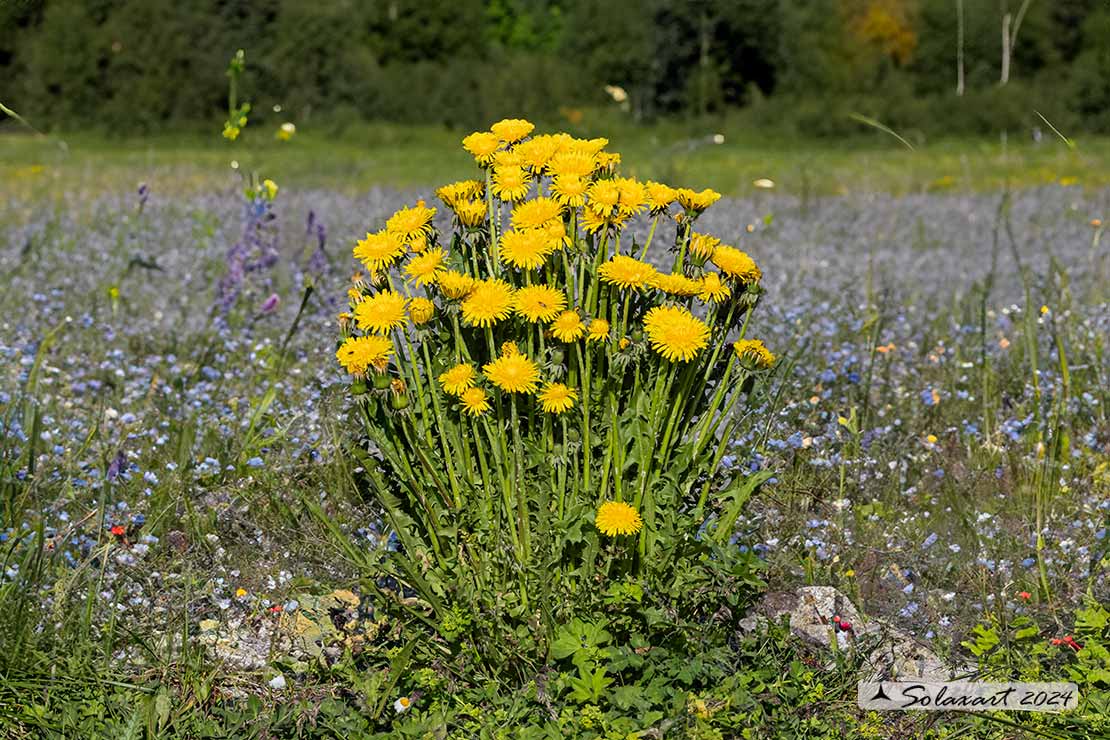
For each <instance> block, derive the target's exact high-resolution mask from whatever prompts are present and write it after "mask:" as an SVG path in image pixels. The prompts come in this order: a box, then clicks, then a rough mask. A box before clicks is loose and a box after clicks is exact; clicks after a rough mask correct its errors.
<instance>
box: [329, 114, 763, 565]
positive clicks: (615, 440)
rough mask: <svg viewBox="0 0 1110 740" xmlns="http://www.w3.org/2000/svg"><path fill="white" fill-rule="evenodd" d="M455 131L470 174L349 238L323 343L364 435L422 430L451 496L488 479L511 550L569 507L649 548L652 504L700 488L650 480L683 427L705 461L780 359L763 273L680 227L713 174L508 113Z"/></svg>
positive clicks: (408, 437)
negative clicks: (758, 319)
mask: <svg viewBox="0 0 1110 740" xmlns="http://www.w3.org/2000/svg"><path fill="white" fill-rule="evenodd" d="M462 144H463V148H464V149H465V150H466V151H467V152H468V153H469V154H471V155H472V156H473V157H474V160H475V164H476V165H477V167H478V170H479V173H480V174H479V175H478V176H476V177H475V178H473V179H468V180H463V181H460V182H454V183H450V184H448V185H444V186H442V187H440V188H438V189H437V190H436V191H435V195H436V197H437V198H438V200H439V204H437V205H429V204H428V203H427V202H425V201H418V202H416V203H415V204H414V205H411V206H409V207H405V208H402V209H401V210H399V211H397V212H396V213H394V214H393V215H392V216H390V217H389V218H388V219H386V221H385V223H384V224H383V226H382V228H380V229H379V230H377V231H372V232H370V233H367V234H366V236H365V237H363V238H362V239H359V240H358V242H357V244H356V245H355V247H354V257H355V258H356V259H357V260H358V261H359V262H360V263H361V266H362V268H363V272H360V273H358V274H357V275H356V279H355V280H354V281H353V285H352V287H351V289H350V290H349V298H350V309H349V311H346V312H344V313H343V314H341V315H340V326H341V330H342V338H341V343H340V345H339V347H338V350H337V352H336V356H337V358H338V360H339V362H340V364H341V365H342V366H343V368H344V369H345V370H346V371H347V372H349V373H350V374H351V375H353V376H354V377H355V384H354V388H355V392H356V397H358V398H360V399H362V400H363V401H365V402H366V403H367V404H368V405H370V406H372V407H373V409H376V410H377V413H378V414H380V415H379V416H378V417H374V418H376V419H377V421H375V422H374V425H376V426H374V427H373V428H372V430H371V436H372V437H373V436H375V435H378V436H380V437H381V438H382V439H383V440H387V441H388V442H389V443H392V442H393V441H396V442H397V444H398V445H399V447H400V449H412V450H415V449H417V448H421V449H425V450H427V449H428V448H429V445H430V446H431V451H430V452H428V453H427V454H428V456H429V461H428V481H429V485H432V486H442V489H443V491H444V492H445V494H447V495H449V496H450V497H452V498H455V497H457V498H458V499H459V500H463V499H466V500H484V501H490V500H498V499H497V497H496V496H495V497H493V498H492V499H491V498H490V495H489V494H492V493H495V492H498V491H499V492H500V494H501V495H502V496H503V498H502V499H501V500H502V501H504V505H503V508H502V509H501V511H500V512H497V511H496V510H483V512H482V515H483V516H492V517H494V518H495V519H499V520H500V521H501V522H502V525H503V526H501V528H500V529H499V530H498V531H507V532H508V533H509V536H510V539H511V544H512V546H513V548H514V549H515V550H516V552H517V554H518V556H519V558H520V559H521V560H522V561H525V560H527V558H528V555H529V552H530V549H531V548H532V547H534V546H535V540H534V538H533V535H532V534H531V530H532V529H533V528H536V529H543V528H544V527H545V525H546V523H547V522H548V521H550V520H551V519H552V517H554V519H556V520H558V519H562V518H563V517H564V516H567V515H568V512H569V511H572V510H579V511H580V510H581V509H582V507H585V508H586V509H587V510H590V511H593V512H595V515H594V520H593V523H594V525H595V527H596V529H597V531H598V532H599V533H600V534H602V535H603V536H607V537H613V538H616V537H621V536H628V535H636V536H638V537H639V538H640V549H641V550H645V551H650V550H651V548H652V546H653V540H652V537H653V536H654V535H652V534H651V533H653V532H656V531H657V529H658V524H659V522H658V521H657V517H658V514H657V513H656V512H657V511H658V510H659V509H660V507H661V506H662V505H666V506H670V507H674V508H677V507H679V506H687V507H689V506H692V505H694V504H697V505H698V506H699V507H700V506H702V505H704V504H705V499H706V496H707V494H708V488H707V485H708V484H706V487H703V488H702V490H701V491H694V490H692V484H690V485H689V486H688V487H687V493H686V494H684V495H687V496H689V497H690V500H689V501H688V502H685V503H683V502H679V501H677V500H668V501H657V500H655V498H654V497H655V496H656V494H655V491H656V490H657V489H658V488H659V483H658V481H659V480H660V478H661V476H663V475H664V474H665V473H666V471H667V470H668V466H669V465H671V464H673V462H674V461H675V460H676V459H677V456H678V454H679V448H680V446H681V445H683V444H685V445H687V449H689V448H690V447H691V446H692V449H694V450H695V452H700V453H701V455H700V458H699V459H700V460H701V461H702V462H699V463H698V464H699V465H701V466H702V468H703V472H704V473H705V476H703V477H702V478H701V480H712V479H713V476H714V474H715V473H716V472H717V471H719V470H720V469H721V468H720V460H721V457H722V454H723V453H718V452H715V450H717V449H718V447H719V443H718V440H719V439H721V438H722V435H724V434H725V431H726V427H728V426H729V425H730V424H732V423H733V421H734V419H735V415H734V414H732V411H733V407H734V404H735V403H736V402H737V400H738V399H739V397H740V396H741V395H743V393H742V391H741V390H740V389H741V388H742V387H743V386H744V383H745V381H746V380H747V379H748V378H750V377H751V376H752V375H753V374H756V373H760V372H763V371H766V370H768V369H769V368H771V367H772V366H773V365H774V361H775V358H774V356H773V355H772V353H771V352H770V351H769V350H768V349H767V348H766V347H764V345H763V343H762V342H760V341H758V340H753V339H748V338H745V336H744V335H745V333H746V329H747V326H748V319H749V317H750V315H751V313H752V311H753V309H754V308H755V306H756V304H757V303H758V300H759V297H760V295H761V292H762V289H761V287H760V280H761V278H762V273H761V272H760V269H759V267H758V266H757V265H756V262H755V261H754V260H753V259H752V258H751V257H750V256H749V255H748V254H746V253H745V252H743V251H741V250H740V249H738V248H736V247H734V246H730V245H728V244H725V243H723V242H722V241H721V239H720V238H718V237H714V236H710V235H708V234H703V233H699V232H697V231H695V230H694V226H695V224H696V222H697V220H698V218H699V216H700V215H701V214H702V213H703V212H704V211H705V210H706V209H707V208H709V207H710V206H712V205H713V204H714V203H715V202H716V201H717V200H718V199H719V198H720V194H719V193H716V192H714V191H712V190H701V191H697V190H691V189H687V188H673V187H670V186H668V185H665V184H663V183H659V182H651V181H648V182H641V181H639V180H636V179H634V178H630V177H624V176H622V175H621V174H620V172H619V164H620V160H621V158H620V155H619V154H616V153H614V152H610V151H607V149H606V147H607V144H608V141H606V140H605V139H579V138H575V137H573V136H570V135H569V134H565V133H558V134H540V133H535V131H534V127H533V125H532V124H531V123H529V122H527V121H524V120H520V119H507V120H503V121H500V122H498V123H495V124H494V125H493V126H491V127H490V129H489V130H488V131H479V132H475V133H473V134H470V135H469V136H467V137H466V138H465V139H463V142H462ZM448 219H449V220H450V227H449V228H448V227H447V221H448ZM637 219H640V220H641V223H645V222H646V223H649V224H650V231H649V232H648V237H647V239H646V241H645V242H643V243H638V242H637V240H636V239H635V238H634V237H633V236H631V234H632V231H631V230H629V229H628V228H627V227H628V226H629V225H630V224H632V223H634V222H635V221H636V220H637ZM660 224H663V225H664V226H665V227H666V228H664V229H659V228H658V227H659V226H660ZM657 232H658V233H664V232H666V233H668V234H673V238H670V237H668V241H669V242H670V243H669V244H668V249H669V253H670V256H669V257H667V256H662V258H660V255H654V254H653V255H652V257H651V258H649V251H650V250H651V247H652V242H653V240H654V238H655V235H656V233H657ZM658 251H662V250H658ZM667 262H669V265H668V267H667V268H661V267H660V266H661V265H663V264H665V263H667ZM730 343H731V347H730ZM409 396H412V400H414V401H415V403H413V404H412V405H410V404H409V403H408V401H407V400H401V399H402V397H403V399H408V397H409ZM387 397H388V398H389V399H390V403H388V404H386V403H381V402H382V401H384V400H385V399H386V398H387ZM630 414H635V415H636V416H637V417H639V418H643V419H645V423H646V424H647V425H648V426H647V427H646V429H647V430H649V434H650V437H651V439H652V443H653V445H654V447H653V448H652V449H651V450H650V451H647V450H646V448H645V450H646V451H645V453H644V454H645V459H644V460H642V461H641V462H640V463H639V464H637V465H630V464H628V462H627V455H628V453H627V447H628V444H629V440H628V433H627V432H625V431H624V430H623V429H622V428H621V419H624V418H628V417H629V415H630ZM725 438H727V436H726V437H725ZM531 451H537V452H538V453H540V457H538V458H537V457H533V456H532V454H531ZM649 452H650V454H649ZM526 453H527V454H526ZM543 455H548V456H551V457H552V459H555V458H557V460H558V461H557V463H556V464H555V468H554V469H552V468H551V467H550V465H546V464H544V463H543V462H542V460H543ZM646 458H650V459H646ZM435 461H438V462H435ZM421 464H423V463H422V462H421ZM398 465H399V467H400V468H402V469H403V468H405V467H406V465H405V464H402V463H399V464H398ZM552 470H554V472H552ZM402 474H405V475H417V474H418V469H417V468H413V467H411V466H409V467H408V472H404V471H403V470H402ZM536 476H540V477H541V478H543V477H546V478H547V479H548V482H547V483H545V485H550V489H549V490H548V492H547V493H546V494H543V495H538V494H536V493H535V492H534V484H532V483H529V482H528V481H531V480H534V478H535V477H536ZM471 491H479V492H480V493H479V495H477V496H474V495H472V493H471ZM699 499H700V500H699ZM421 505H422V506H426V505H427V504H426V502H424V503H422V504H421ZM576 507H577V508H576ZM451 516H453V514H451ZM491 521H492V520H491ZM491 526H493V525H492V524H491Z"/></svg>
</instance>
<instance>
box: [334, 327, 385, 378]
mask: <svg viewBox="0 0 1110 740" xmlns="http://www.w3.org/2000/svg"><path fill="white" fill-rule="evenodd" d="M392 354H393V342H391V341H389V339H388V338H387V337H380V336H375V335H370V336H366V337H348V338H347V339H346V340H344V342H343V344H341V345H340V346H339V349H338V350H336V352H335V357H336V359H337V360H339V364H340V365H342V366H343V369H344V370H346V371H347V372H349V373H350V374H351V375H365V374H366V371H367V370H368V369H369V368H371V367H375V368H379V369H381V368H384V367H385V365H386V363H388V362H389V356H390V355H392Z"/></svg>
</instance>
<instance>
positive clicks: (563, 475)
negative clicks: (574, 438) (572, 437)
mask: <svg viewBox="0 0 1110 740" xmlns="http://www.w3.org/2000/svg"><path fill="white" fill-rule="evenodd" d="M559 426H560V427H561V430H562V433H563V434H562V437H560V439H561V440H562V445H563V464H562V465H560V466H559V470H558V484H557V486H556V488H557V490H558V491H559V520H560V521H562V519H563V517H564V516H566V512H567V510H566V493H567V468H568V467H570V464H569V459H568V457H567V419H566V414H560V415H559ZM575 469H577V467H576V468H575Z"/></svg>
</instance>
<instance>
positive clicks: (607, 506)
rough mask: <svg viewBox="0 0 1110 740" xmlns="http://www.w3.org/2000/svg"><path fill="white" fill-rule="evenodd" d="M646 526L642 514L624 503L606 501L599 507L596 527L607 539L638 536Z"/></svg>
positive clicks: (595, 521) (595, 522)
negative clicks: (625, 535) (619, 536)
mask: <svg viewBox="0 0 1110 740" xmlns="http://www.w3.org/2000/svg"><path fill="white" fill-rule="evenodd" d="M643 524H644V522H643V520H642V519H641V518H640V512H638V511H636V509H635V508H633V507H632V506H630V505H629V504H626V503H624V502H623V501H606V502H605V503H603V504H602V505H601V506H599V507H597V518H596V519H595V520H594V525H595V526H596V527H597V531H599V532H601V533H602V534H603V535H606V536H607V537H616V536H617V535H622V534H636V533H637V532H639V531H640V527H642V526H643Z"/></svg>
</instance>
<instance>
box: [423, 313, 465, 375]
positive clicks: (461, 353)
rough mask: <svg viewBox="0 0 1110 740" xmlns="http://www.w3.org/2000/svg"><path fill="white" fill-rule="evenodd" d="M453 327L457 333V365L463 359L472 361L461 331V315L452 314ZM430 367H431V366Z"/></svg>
mask: <svg viewBox="0 0 1110 740" xmlns="http://www.w3.org/2000/svg"><path fill="white" fill-rule="evenodd" d="M451 327H452V329H454V331H455V363H456V364H458V363H460V362H462V361H463V358H465V359H466V360H467V362H469V361H470V351H469V350H468V349H467V348H466V342H464V341H463V338H462V330H461V329H459V315H458V314H457V313H455V312H452V313H451ZM429 367H431V366H430V365H429Z"/></svg>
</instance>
